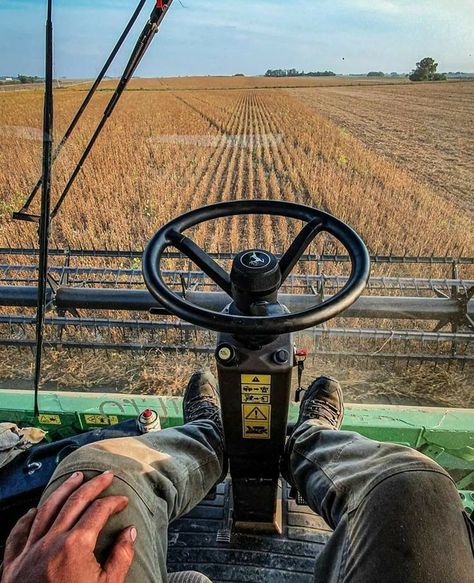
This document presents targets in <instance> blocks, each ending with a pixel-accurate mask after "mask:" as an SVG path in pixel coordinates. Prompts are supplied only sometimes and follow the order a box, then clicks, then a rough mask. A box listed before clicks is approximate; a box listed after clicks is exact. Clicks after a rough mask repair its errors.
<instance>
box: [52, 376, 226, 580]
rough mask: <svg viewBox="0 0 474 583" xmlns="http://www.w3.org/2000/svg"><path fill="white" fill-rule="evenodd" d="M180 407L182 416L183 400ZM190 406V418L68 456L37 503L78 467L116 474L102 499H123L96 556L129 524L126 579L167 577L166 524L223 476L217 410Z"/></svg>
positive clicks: (88, 476) (210, 406) (89, 475)
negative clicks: (131, 541)
mask: <svg viewBox="0 0 474 583" xmlns="http://www.w3.org/2000/svg"><path fill="white" fill-rule="evenodd" d="M200 378H202V377H200ZM193 379H196V377H193ZM191 382H192V381H191ZM190 384H191V383H190ZM195 384H196V382H195ZM201 388H202V387H201ZM195 401H196V399H195ZM188 404H189V399H188ZM184 407H185V416H186V397H185V404H184ZM193 407H194V410H193V413H195V414H193V415H191V416H189V415H188V419H186V420H187V421H188V423H187V424H185V425H183V426H182V427H179V428H174V429H165V430H163V431H159V432H156V433H149V434H147V435H143V436H140V437H136V438H135V437H132V438H122V439H110V440H107V441H101V442H98V443H95V444H92V445H88V446H86V447H82V448H80V449H78V450H77V451H75V452H73V453H71V454H70V455H69V456H68V457H67V458H66V459H65V460H64V461H63V462H61V464H60V465H59V466H58V468H57V470H56V471H55V473H54V475H53V477H52V479H51V481H50V483H49V485H48V487H47V488H46V490H45V492H44V494H43V497H42V500H41V502H43V501H44V500H46V499H47V498H48V496H49V495H50V494H51V493H52V492H53V491H54V490H55V489H56V488H58V487H59V485H60V484H61V483H62V482H64V481H65V480H66V479H67V478H68V477H69V476H70V475H71V474H72V473H74V472H76V471H82V472H83V473H84V474H85V478H86V480H88V479H91V478H92V477H94V476H95V475H97V473H99V472H104V471H107V470H109V471H112V472H113V473H114V475H115V479H114V481H113V484H112V486H111V487H110V488H109V489H108V490H106V491H105V492H104V494H103V496H110V495H122V496H127V497H128V499H129V504H128V506H127V508H126V509H125V510H124V511H123V512H121V513H120V514H118V515H116V516H114V517H113V518H112V519H110V521H109V522H108V524H107V526H106V528H105V530H104V532H103V534H102V535H101V537H100V538H99V542H98V545H97V548H96V553H97V555H98V557H99V559H100V558H101V557H103V556H104V555H105V554H106V552H107V549H108V548H109V547H110V545H111V544H112V542H113V540H114V539H115V537H116V536H117V534H118V533H119V532H121V531H122V530H123V529H124V528H125V527H127V526H129V525H132V524H133V525H135V526H136V527H137V531H138V536H137V540H136V542H135V558H134V561H133V563H132V567H131V569H130V572H129V574H128V578H127V580H128V581H140V583H147V582H150V583H151V582H154V583H159V582H161V581H163V582H166V581H167V572H166V554H167V531H168V524H169V522H171V521H172V520H174V519H176V518H178V517H179V516H181V515H183V514H185V513H187V512H188V511H190V510H191V509H192V508H193V507H194V506H196V505H197V504H198V503H199V502H200V501H201V500H202V499H203V498H204V497H205V496H206V495H207V494H208V492H209V491H210V490H211V489H212V487H213V486H214V485H215V484H216V482H218V480H219V478H220V477H221V476H222V472H223V467H224V451H223V450H224V447H223V438H222V429H221V427H220V421H219V418H218V417H216V415H215V414H216V412H218V411H217V410H216V407H215V405H214V404H209V400H208V401H207V403H206V404H205V405H204V410H203V407H201V403H200V402H199V403H197V405H196V402H194V403H191V409H192V408H193ZM206 414H207V417H208V418H204V417H206ZM190 417H191V418H190Z"/></svg>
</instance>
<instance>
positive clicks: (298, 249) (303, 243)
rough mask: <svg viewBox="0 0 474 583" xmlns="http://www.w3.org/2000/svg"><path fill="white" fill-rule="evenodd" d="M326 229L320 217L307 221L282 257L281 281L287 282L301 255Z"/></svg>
mask: <svg viewBox="0 0 474 583" xmlns="http://www.w3.org/2000/svg"><path fill="white" fill-rule="evenodd" d="M322 231H324V225H323V221H322V220H321V219H320V218H319V217H318V218H316V219H313V220H312V221H310V222H309V223H307V224H306V225H305V226H304V227H303V229H301V231H300V233H299V234H298V236H297V237H296V239H295V240H294V241H293V243H292V244H291V245H290V247H289V249H288V251H287V252H286V253H285V254H284V255H283V257H282V258H281V259H280V272H281V283H282V285H283V283H284V282H285V280H286V278H287V277H288V276H289V275H290V273H291V272H292V270H293V268H294V267H295V265H296V264H297V263H298V261H299V260H300V259H301V256H302V255H303V253H304V252H305V251H306V249H307V248H308V246H309V244H310V243H311V242H312V241H313V240H314V239H315V237H316V235H318V234H319V233H321V232H322Z"/></svg>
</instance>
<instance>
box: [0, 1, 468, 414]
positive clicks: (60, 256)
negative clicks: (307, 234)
mask: <svg viewBox="0 0 474 583" xmlns="http://www.w3.org/2000/svg"><path fill="white" fill-rule="evenodd" d="M436 4H437V5H436V6H435V7H434V6H433V3H432V2H428V1H427V0H423V1H421V2H417V3H411V2H406V1H404V0H384V1H383V2H377V3H374V2H370V3H369V2H367V1H365V0H357V1H355V2H354V1H346V0H336V1H333V2H326V1H325V2H316V3H315V2H311V1H309V0H299V1H298V2H296V3H292V4H291V6H290V5H288V4H287V3H283V2H280V1H278V0H265V2H260V3H257V4H255V5H252V4H251V3H249V5H248V6H247V5H246V7H245V9H242V6H241V4H239V3H232V2H219V3H216V2H210V1H208V0H193V1H192V2H185V3H184V4H180V3H179V2H176V3H174V4H173V6H172V7H171V8H170V10H169V14H167V15H166V18H164V20H163V22H162V23H161V25H160V29H159V32H158V35H157V37H156V38H155V39H154V40H153V42H152V44H151V45H150V48H149V50H148V52H147V53H146V55H144V57H143V60H142V61H141V63H140V65H139V66H138V68H137V69H136V71H135V72H134V75H133V78H132V79H131V80H130V82H129V83H128V84H127V88H126V90H125V91H124V93H123V95H122V98H121V100H120V101H119V103H118V105H117V107H116V108H115V109H114V111H113V113H112V115H111V116H110V117H109V118H108V119H107V121H106V123H105V126H104V129H103V131H102V133H101V134H100V135H99V136H98V138H97V141H96V143H95V145H94V147H93V148H92V150H91V153H90V155H89V156H88V157H87V159H85V160H84V164H83V166H82V170H81V171H80V172H79V173H78V175H77V178H76V179H75V180H74V181H73V182H72V183H71V184H70V185H68V181H69V179H70V177H71V175H72V174H73V172H74V170H75V167H76V164H77V163H78V161H79V160H80V158H81V155H82V153H83V151H84V149H85V148H86V146H87V144H88V142H89V140H90V139H91V136H92V135H93V133H94V130H95V129H96V127H97V125H98V123H99V122H100V120H101V118H102V116H103V115H104V111H106V108H107V107H108V104H109V103H110V100H111V98H112V97H113V95H114V91H115V89H116V88H117V86H118V83H119V78H120V76H121V75H122V72H123V70H124V68H125V66H126V64H127V61H128V58H129V56H130V53H131V51H132V49H133V47H134V45H135V42H136V40H137V38H138V36H139V34H140V31H141V30H142V28H143V27H144V26H145V24H146V21H147V19H148V17H149V15H150V10H151V9H152V8H153V3H145V6H144V9H143V11H142V12H141V14H140V16H139V17H138V19H137V22H135V23H134V26H133V28H132V30H131V33H130V35H129V38H128V39H127V40H126V41H125V43H124V45H123V46H122V47H121V50H120V51H119V54H118V57H117V59H116V60H115V61H114V63H113V64H112V66H111V67H110V68H109V69H107V70H106V72H105V73H104V78H103V80H102V81H101V82H100V84H99V85H98V90H97V92H96V93H95V94H94V95H93V96H92V98H91V100H90V103H89V104H88V107H87V108H86V109H85V111H84V114H83V115H82V116H81V118H80V120H79V122H78V124H77V126H76V127H75V129H74V131H73V132H72V133H71V136H70V137H69V138H68V140H67V141H66V143H65V144H64V146H63V147H61V151H60V153H59V155H58V156H57V159H56V161H55V163H54V169H53V186H52V208H55V205H56V203H57V202H58V200H60V197H61V194H62V193H63V191H64V188H65V187H66V185H68V194H67V196H66V197H65V198H64V202H63V203H62V204H61V206H60V207H58V208H57V213H56V212H55V216H54V218H53V220H52V224H51V239H50V245H51V253H50V259H49V264H50V270H49V283H48V300H49V303H48V312H47V315H46V327H45V341H46V344H45V350H44V360H43V370H42V388H43V389H48V390H49V389H52V390H88V391H100V392H109V391H113V392H120V393H128V392H130V393H132V392H133V393H135V392H136V393H146V394H167V395H169V394H180V393H181V391H182V389H183V388H184V386H185V384H186V382H187V379H188V377H189V375H190V374H191V372H192V371H193V370H194V369H195V368H196V367H197V366H198V365H203V364H204V363H210V364H211V365H212V362H213V352H214V349H215V343H216V334H215V333H213V332H208V331H204V330H202V329H198V328H196V327H195V326H193V325H192V324H188V323H186V322H182V321H179V320H178V319H177V318H176V317H173V316H170V315H166V314H150V312H149V310H147V309H146V306H145V307H143V306H142V307H139V308H137V306H136V305H134V304H133V303H132V304H131V305H130V306H126V308H127V309H124V304H123V303H122V304H114V301H115V300H114V299H113V298H117V295H115V296H113V294H112V293H111V295H110V298H109V300H107V301H109V303H107V301H105V303H104V304H102V305H101V306H100V307H99V308H94V309H93V308H92V307H91V304H90V303H89V304H88V303H87V301H88V300H87V298H89V299H90V298H91V293H90V292H92V291H93V290H99V291H100V290H104V289H105V290H111V292H115V293H116V292H117V291H119V290H121V291H126V290H130V291H133V292H137V290H143V291H145V290H146V288H145V285H144V282H143V276H142V272H141V256H142V252H143V249H144V247H145V246H146V244H147V242H148V240H149V239H150V238H151V236H152V235H153V234H154V233H155V232H156V231H157V230H158V229H159V228H160V227H162V226H163V225H164V224H166V223H167V222H168V221H170V220H171V219H173V218H174V217H177V216H179V215H180V214H182V213H185V212H187V211H189V210H191V209H195V208H198V207H200V206H202V205H207V204H211V203H216V202H223V201H230V200H239V199H270V200H282V201H289V202H295V203H299V204H304V205H309V206H311V207H315V208H320V209H322V210H324V211H326V212H329V213H331V214H333V215H335V216H336V217H338V218H339V219H341V220H343V221H344V222H346V223H347V224H349V225H350V226H351V227H352V228H354V229H355V230H356V231H357V232H358V233H359V235H360V236H361V237H362V239H363V240H364V241H365V243H366V245H367V248H368V250H369V253H370V255H371V258H372V267H371V277H370V280H369V283H368V286H367V289H366V290H365V292H364V298H363V299H362V301H359V304H358V309H355V308H353V309H352V311H351V310H350V311H348V312H347V313H345V314H342V315H341V316H340V317H338V318H335V319H333V320H331V321H329V322H327V323H325V324H324V325H321V326H318V327H316V328H313V329H310V330H307V331H305V332H300V333H299V334H298V335H297V336H296V345H297V347H298V348H306V349H307V350H308V351H309V354H308V357H307V359H306V362H305V373H304V378H303V383H305V384H308V383H309V382H310V381H311V379H312V378H313V377H315V376H317V375H319V374H322V373H326V374H330V375H332V376H335V377H337V378H339V379H340V381H341V383H342V385H343V389H344V391H345V395H346V398H347V400H348V401H351V402H354V403H383V404H401V405H426V406H449V407H472V406H473V404H474V401H473V399H474V397H473V395H474V392H473V378H474V377H473V374H472V371H473V360H474V351H473V343H472V341H473V328H474V324H473V320H474V300H472V299H471V296H472V291H473V289H474V229H473V217H474V202H473V201H474V196H473V190H472V185H473V184H474V147H473V145H474V141H473V140H474V136H473V127H474V125H473V121H474V60H473V55H472V54H471V52H472V47H471V44H472V43H471V34H472V28H473V26H474V8H473V6H472V4H471V2H468V1H464V0H456V1H455V2H450V3H436ZM135 8H136V3H134V2H133V1H130V0H121V1H120V2H109V1H106V0H100V1H97V2H88V1H84V2H76V3H74V4H72V3H70V2H69V1H67V0H58V1H57V2H56V3H55V8H54V15H53V16H54V34H55V43H54V50H55V60H54V99H55V103H54V145H55V147H57V146H58V144H60V141H61V139H62V137H63V136H64V135H65V133H66V132H67V130H68V127H69V125H70V123H71V120H72V119H73V118H74V115H75V114H76V112H77V111H78V109H79V108H80V107H81V104H83V103H84V100H85V99H88V92H89V91H90V89H91V87H93V83H94V78H95V77H96V75H97V74H98V73H99V71H101V69H102V67H103V64H104V63H105V61H106V59H107V56H108V55H109V53H110V51H111V50H112V48H113V47H114V44H115V43H116V41H117V39H118V38H119V36H120V34H121V33H122V31H123V29H124V27H125V26H126V24H127V22H128V21H129V19H130V17H131V15H132V13H133V11H134V10H135ZM44 19H45V6H44V3H37V2H32V1H29V0H22V1H21V2H14V1H13V0H3V1H2V2H1V3H0V39H1V40H0V44H1V48H2V50H1V51H0V247H1V248H2V249H1V256H0V359H1V360H0V361H1V364H0V388H8V389H16V388H18V389H29V388H31V387H32V375H33V366H34V358H33V352H32V348H33V347H34V345H35V313H36V309H35V293H36V291H35V290H36V285H37V278H38V269H37V261H38V254H37V249H38V223H37V222H35V221H34V217H33V221H25V220H18V219H13V218H12V213H14V212H16V211H20V210H21V209H22V207H23V205H24V204H25V202H26V201H27V199H28V195H29V194H30V192H31V190H32V188H33V187H34V185H35V184H37V182H38V179H39V177H40V175H41V155H42V146H43V144H42V139H43V133H42V117H43V100H44V75H45V73H44V57H43V55H44V40H43V36H44ZM69 186H70V189H69ZM40 195H41V190H39V191H38V194H37V196H36V197H35V198H34V200H33V201H32V203H31V205H29V206H28V208H26V209H24V210H25V212H26V213H27V214H29V215H38V214H39V212H40V199H41V196H40ZM55 210H56V209H55ZM301 228H302V224H301V223H300V222H298V221H294V220H287V219H284V218H280V217H270V216H251V217H239V218H235V219H229V220H224V219H222V220H221V219H220V220H217V221H214V222H213V223H209V224H206V225H203V226H200V227H197V228H195V229H192V230H191V231H190V232H189V233H188V235H189V236H191V237H192V238H193V240H194V241H196V242H197V243H198V244H199V245H200V246H201V247H202V248H203V249H205V250H206V251H207V252H209V253H212V254H213V256H214V257H215V258H216V259H217V260H218V261H219V262H220V264H221V265H222V266H223V267H224V268H225V269H227V270H228V271H230V268H231V264H232V257H233V256H234V255H235V254H236V253H238V252H239V251H242V250H246V249H256V248H259V249H263V250H267V251H271V252H273V253H275V254H281V253H283V252H284V251H285V250H286V249H288V247H289V246H290V245H291V243H292V242H293V241H294V239H295V237H296V236H297V234H298V232H299V231H300V229H301ZM174 251H175V250H174ZM348 259H349V258H348V255H347V250H346V249H345V248H343V247H342V245H341V244H340V243H339V242H338V241H336V240H335V239H334V238H333V237H331V236H329V235H327V234H321V235H320V236H318V237H317V238H316V239H315V240H314V242H313V243H312V244H311V245H310V246H309V247H308V249H307V252H306V253H305V256H304V257H303V258H302V260H301V261H300V262H299V264H298V265H297V266H296V268H295V269H294V271H293V274H292V276H291V277H290V278H289V279H288V280H287V281H286V283H285V286H284V287H283V288H282V290H281V292H282V294H288V295H290V296H297V295H304V296H307V297H308V301H310V300H311V297H312V298H313V299H314V303H318V302H320V301H322V300H325V299H327V298H328V297H330V296H332V295H334V294H335V293H337V292H338V291H339V290H340V289H342V287H343V286H344V285H345V284H346V283H347V280H348V277H349V276H350V261H349V260H348ZM162 267H163V270H164V275H165V279H166V281H167V283H168V284H169V286H170V287H171V288H172V289H173V290H174V291H176V293H178V294H182V293H187V294H189V293H190V292H196V291H197V292H204V293H206V294H212V293H213V292H216V291H217V287H216V285H215V284H214V283H213V282H211V281H210V280H209V279H208V278H207V277H205V276H204V275H203V273H202V272H200V270H199V268H198V267H196V265H194V264H193V263H192V262H191V261H189V260H188V259H184V258H182V257H179V256H177V255H176V254H173V250H172V249H170V254H169V255H168V256H166V257H165V258H164V262H163V266H162ZM58 289H59V290H60V292H61V290H65V293H66V295H67V293H70V292H71V291H76V292H77V293H76V295H75V298H76V299H75V300H74V301H72V303H70V304H67V305H66V303H63V304H62V303H61V301H60V298H61V297H63V298H64V297H65V296H61V293H59V292H58ZM82 292H84V293H82ZM88 294H89V295H88ZM69 297H70V296H69ZM128 297H129V298H130V296H128ZM189 297H190V296H189ZM282 301H283V300H282ZM74 302H75V303H74ZM288 302H289V303H291V298H289V299H288ZM296 303H297V302H296ZM114 306H115V308H114ZM106 308H107V309H106ZM112 308H114V309H112ZM296 382H297V378H296V374H295V380H294V383H295V387H294V388H296Z"/></svg>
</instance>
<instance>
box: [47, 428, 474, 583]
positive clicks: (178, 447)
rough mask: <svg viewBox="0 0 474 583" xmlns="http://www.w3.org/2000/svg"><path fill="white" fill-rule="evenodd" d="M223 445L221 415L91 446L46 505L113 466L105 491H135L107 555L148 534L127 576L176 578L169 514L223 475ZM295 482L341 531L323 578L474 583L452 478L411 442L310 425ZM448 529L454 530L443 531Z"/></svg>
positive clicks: (321, 567) (293, 472) (321, 565)
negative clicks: (170, 565) (76, 480)
mask: <svg viewBox="0 0 474 583" xmlns="http://www.w3.org/2000/svg"><path fill="white" fill-rule="evenodd" d="M223 456H224V454H223V443H222V440H221V438H220V436H219V433H218V431H217V429H216V426H215V425H214V423H213V422H212V421H207V420H206V421H197V422H193V423H189V424H187V425H183V426H182V427H178V428H174V429H166V430H164V431H161V432H158V433H151V434H148V435H144V436H141V437H138V438H135V437H130V438H123V439H112V440H108V441H102V442H99V443H95V444H92V445H88V446H85V447H83V448H81V449H79V450H77V451H75V452H73V453H72V454H71V455H69V456H68V457H67V458H66V459H65V460H64V461H63V462H62V463H61V464H60V465H59V466H58V468H57V470H56V472H55V474H54V475H53V477H52V479H51V481H50V483H49V485H48V487H47V489H46V491H45V493H44V495H43V498H42V500H44V499H45V498H47V497H48V495H50V494H51V492H52V491H53V490H54V489H55V488H57V487H58V486H59V485H60V484H61V483H62V482H63V481H64V480H65V479H66V478H67V477H68V476H69V475H70V474H71V473H73V472H75V471H78V470H81V471H83V472H84V473H85V475H86V478H88V479H90V478H91V477H93V476H95V475H97V473H98V472H103V471H105V470H112V471H113V472H114V474H115V476H116V477H115V480H114V483H113V484H112V486H111V488H110V489H109V490H108V491H107V492H105V493H104V495H110V494H120V495H125V496H128V498H129V505H128V507H127V509H126V510H124V511H123V512H122V513H120V514H119V515H117V516H114V517H113V518H112V519H111V520H110V522H109V524H108V525H107V527H106V529H105V531H104V532H103V534H102V536H101V537H100V539H99V543H98V548H97V552H98V554H99V556H100V554H101V553H103V552H105V551H106V549H107V548H108V547H109V545H110V543H111V540H112V538H115V536H116V535H117V533H118V532H119V531H120V530H122V529H123V528H124V527H126V526H128V525H130V524H134V525H136V527H137V529H138V538H137V541H136V554H135V559H134V562H133V564H132V567H131V570H130V573H129V576H128V579H127V580H128V581H134V582H140V583H148V582H150V583H151V582H166V581H167V580H168V578H167V571H166V555H167V531H168V524H169V522H170V521H172V520H174V519H176V518H179V517H180V516H182V515H183V514H185V513H187V512H189V511H190V510H191V509H192V508H193V507H194V506H196V505H197V504H198V503H199V502H200V501H201V500H202V499H203V498H204V497H205V496H206V495H207V493H208V492H209V491H210V490H211V489H212V487H213V486H214V484H215V483H216V482H217V481H218V480H219V478H220V476H221V473H222V468H223ZM284 465H285V467H286V468H287V470H286V472H285V473H286V478H287V479H288V480H289V481H290V482H292V483H293V484H294V485H296V486H297V488H298V489H299V491H300V492H301V494H302V495H303V496H304V497H305V499H306V500H307V502H308V504H309V506H310V507H311V508H312V509H313V510H314V511H315V512H317V513H318V514H320V515H321V516H322V517H323V518H324V519H325V520H326V521H327V523H328V524H329V525H330V526H331V527H332V528H333V529H334V533H333V535H332V536H331V538H330V539H329V541H328V543H327V544H326V546H325V549H324V551H323V552H322V553H321V554H320V555H319V557H318V559H317V561H316V566H315V581H316V582H318V583H319V582H321V583H322V582H324V583H332V582H336V581H337V582H342V581H344V582H351V583H352V582H360V583H362V582H363V583H371V582H376V581H377V582H378V581H384V582H385V583H390V582H409V583H427V582H430V583H431V582H433V583H434V582H435V583H472V582H473V580H474V579H473V573H474V558H473V552H472V540H471V539H470V533H469V530H468V526H467V522H466V521H465V519H464V517H463V509H462V505H461V502H460V499H459V496H458V493H457V490H456V487H455V485H454V483H453V482H452V480H451V478H450V477H449V475H448V474H447V473H446V472H445V471H444V470H443V469H442V468H441V467H440V466H438V465H437V464H436V463H435V462H433V461H432V460H430V459H429V458H427V457H425V456H424V455H422V454H420V453H418V452H417V451H415V450H413V449H410V448H408V447H403V446H398V445H392V444H385V443H380V442H376V441H372V440H369V439H366V438H364V437H362V436H360V435H358V434H356V433H349V432H346V431H334V430H332V429H330V428H327V427H324V426H321V425H319V424H318V423H317V422H315V421H308V422H306V423H304V424H303V425H301V426H300V427H299V428H298V429H297V430H296V432H295V433H294V434H293V436H292V437H291V443H290V447H289V448H288V453H287V454H286V460H285V463H284ZM440 533H443V534H442V536H441V535H440Z"/></svg>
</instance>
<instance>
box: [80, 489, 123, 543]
mask: <svg viewBox="0 0 474 583" xmlns="http://www.w3.org/2000/svg"><path fill="white" fill-rule="evenodd" d="M127 504H128V498H126V497H125V496H107V498H101V499H100V500H95V502H93V503H92V504H91V505H90V506H89V508H88V510H87V511H86V513H85V514H84V515H83V516H82V517H81V518H80V519H79V521H78V522H77V524H76V526H75V527H74V528H73V531H72V532H73V533H74V534H75V535H78V536H79V537H80V543H81V545H84V546H85V547H86V548H89V549H91V550H93V549H94V548H95V546H96V543H97V538H98V537H99V534H100V532H101V531H102V529H103V528H104V526H105V525H106V524H107V522H108V520H109V518H110V517H111V516H113V515H114V514H117V513H118V512H121V511H122V510H123V509H124V508H125V507H126V506H127Z"/></svg>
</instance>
